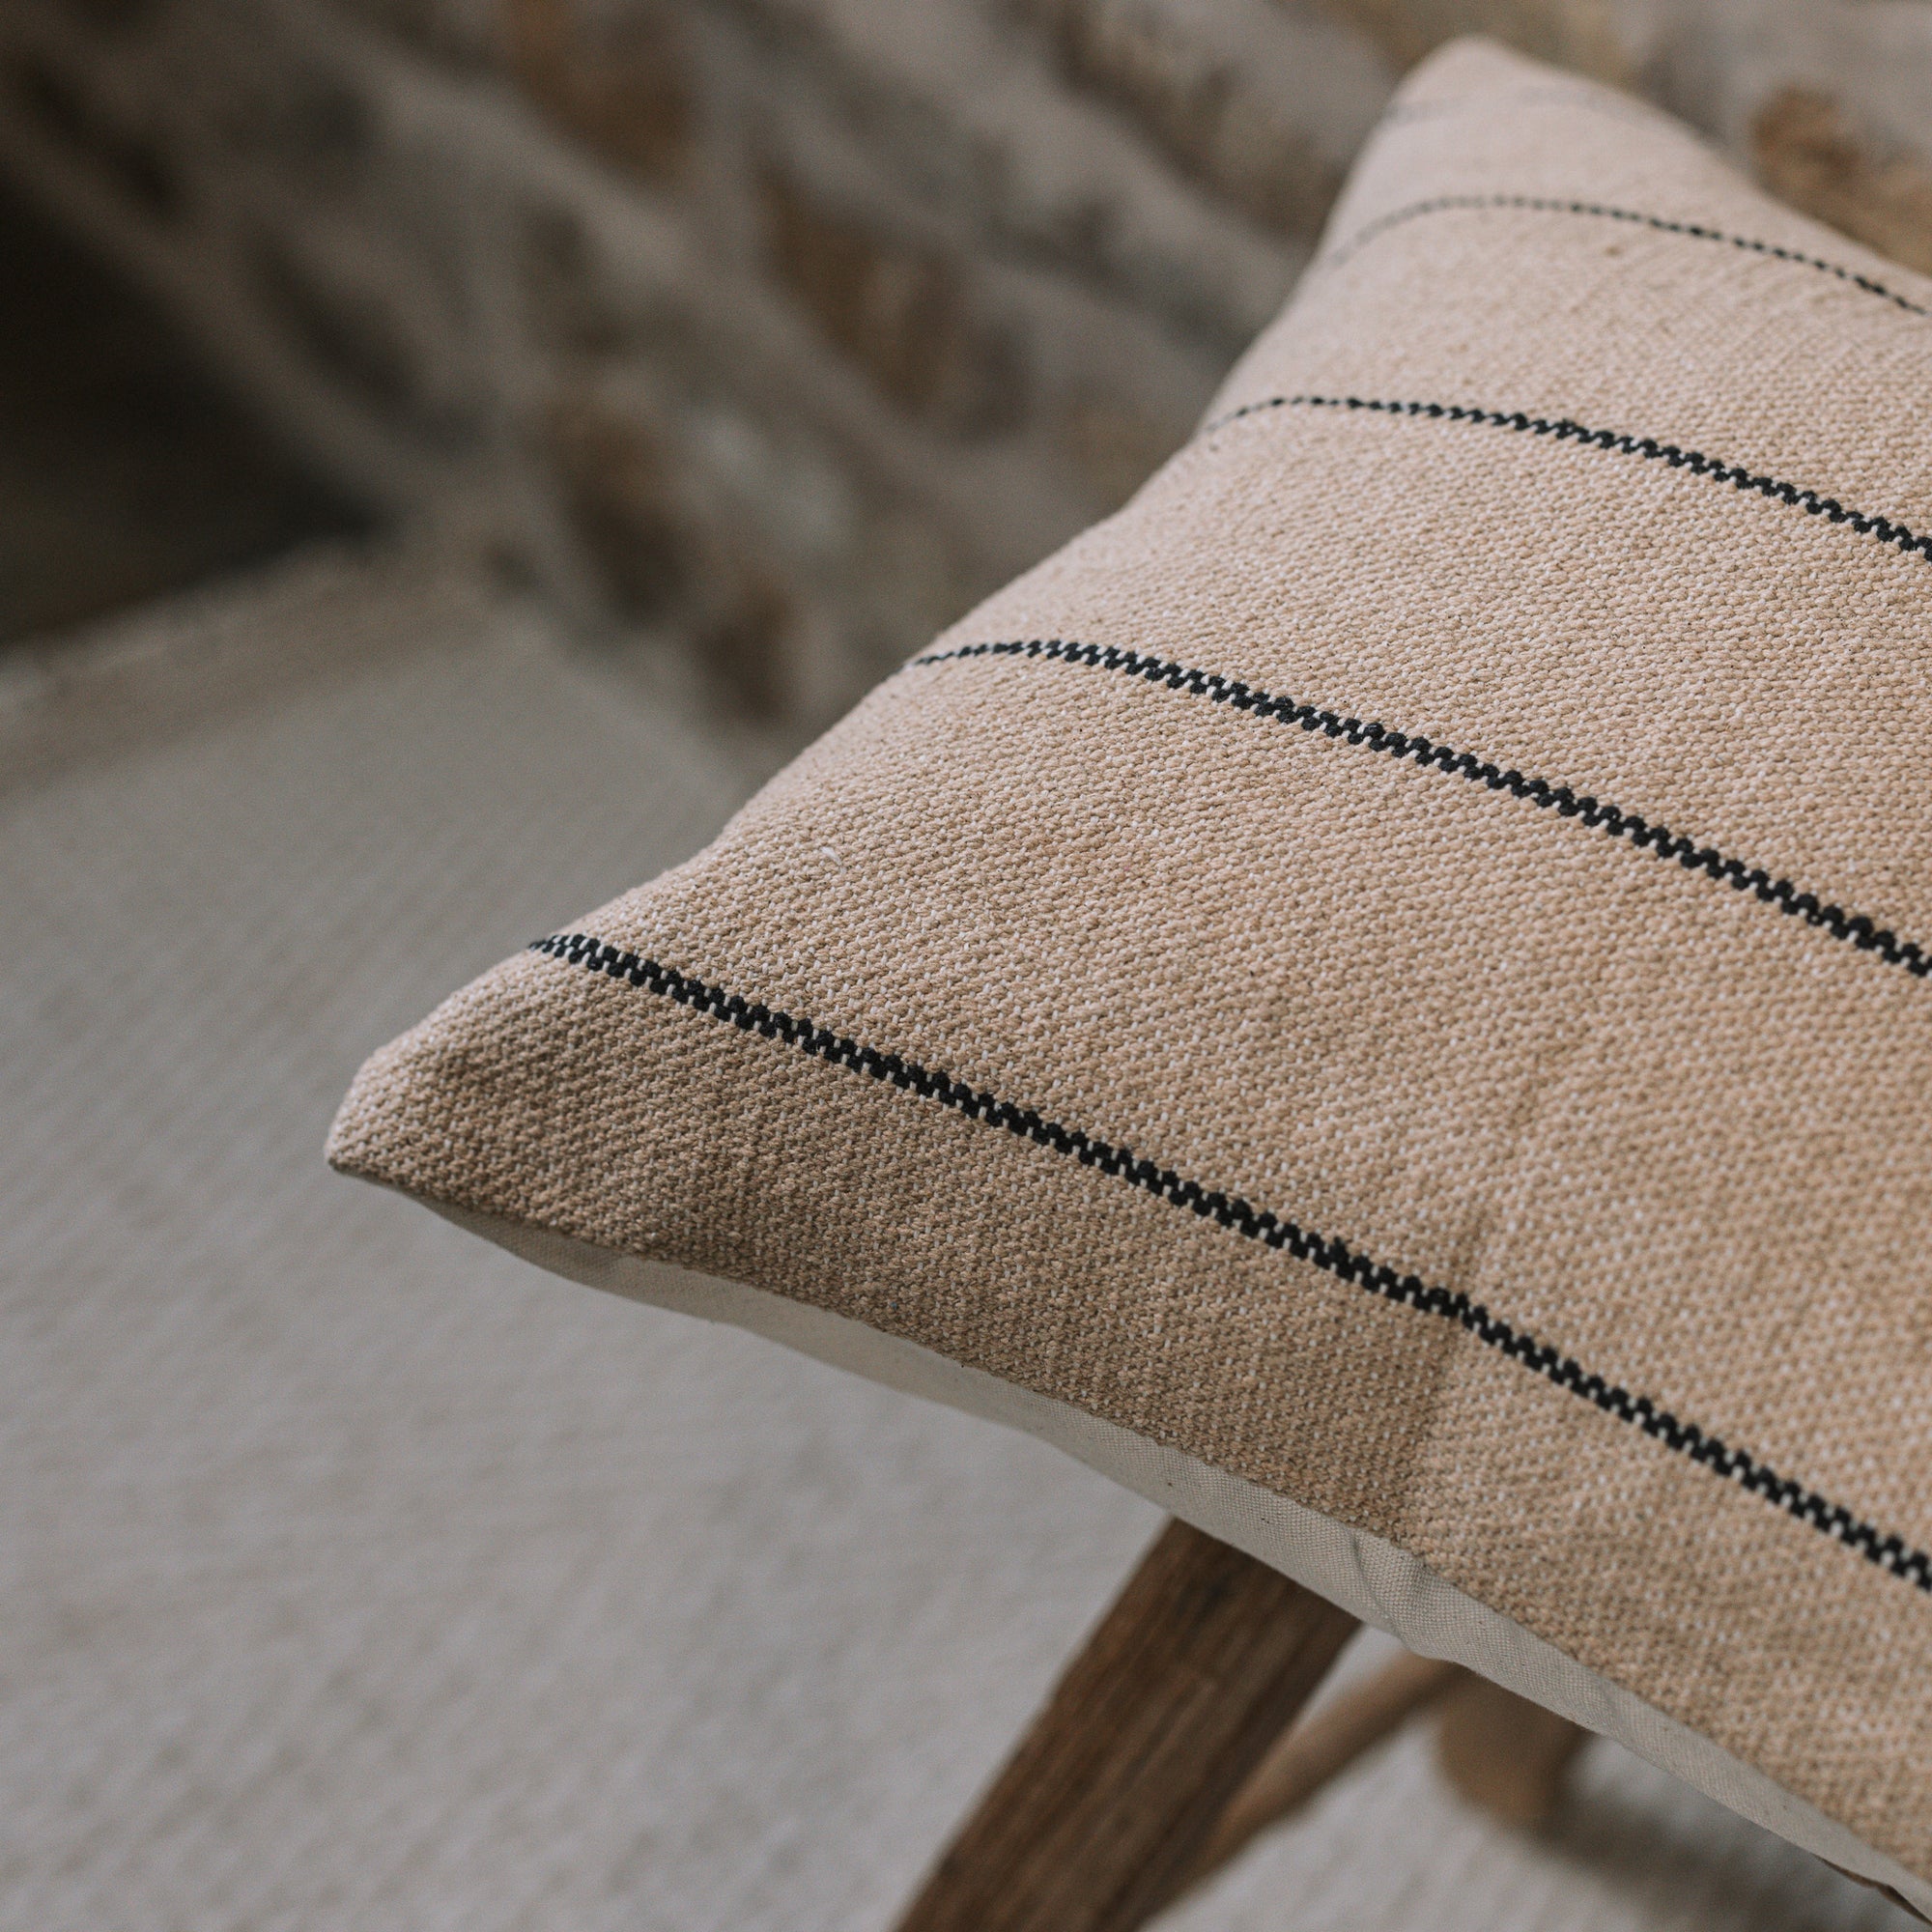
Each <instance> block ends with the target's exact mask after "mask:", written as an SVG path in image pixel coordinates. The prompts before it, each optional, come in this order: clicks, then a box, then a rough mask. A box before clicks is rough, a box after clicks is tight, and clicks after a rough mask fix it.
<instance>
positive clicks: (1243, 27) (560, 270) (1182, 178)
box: [0, 0, 1932, 735]
mask: <svg viewBox="0 0 1932 1932" xmlns="http://www.w3.org/2000/svg"><path fill="white" fill-rule="evenodd" d="M1471 29H1475V30H1480V31H1484V32H1487V33H1491V34H1492V35H1495V36H1497V37H1498V38H1500V39H1502V40H1504V41H1507V42H1509V43H1512V44H1514V45H1516V46H1519V47H1520V48H1523V49H1525V50H1526V51H1529V52H1532V53H1535V54H1538V55H1541V56H1544V57H1547V58H1550V59H1553V60H1556V61H1559V62H1562V63H1564V64H1567V65H1568V66H1570V67H1573V68H1575V69H1577V70H1579V71H1584V72H1587V73H1590V74H1593V75H1596V76H1598V77H1600V78H1602V79H1605V80H1608V81H1612V82H1615V83H1617V84H1619V85H1621V86H1625V87H1629V88H1633V89H1635V90H1636V91H1638V92H1640V93H1642V94H1644V95H1647V96H1648V97H1650V98H1651V99H1654V100H1656V101H1658V102H1660V103H1662V105H1664V106H1666V107H1668V108H1669V109H1671V110H1672V111H1674V112H1676V113H1678V114H1680V115H1683V116H1685V117H1686V118H1688V119H1689V120H1690V121H1691V122H1693V123H1694V124H1696V125H1697V126H1698V127H1699V128H1703V129H1705V130H1706V131H1707V132H1708V133H1709V134H1710V135H1711V136H1712V137H1713V138H1714V139H1715V140H1716V141H1717V142H1718V143H1719V144H1720V145H1721V146H1722V147H1723V148H1724V149H1726V150H1728V151H1729V152H1730V153H1731V154H1732V155H1733V156H1735V157H1736V158H1737V160H1738V161H1739V162H1740V163H1741V164H1743V165H1744V166H1746V167H1747V168H1748V169H1750V170H1753V171H1754V172H1755V173H1756V174H1757V175H1759V176H1760V177H1761V178H1762V179H1763V180H1764V181H1765V182H1766V183H1767V184H1768V185H1769V186H1770V187H1771V188H1772V189H1774V190H1775V191H1776V192H1777V193H1778V194H1780V195H1782V196H1784V197H1785V198H1786V199H1788V200H1789V201H1791V202H1793V203H1795V204H1796V205H1797V206H1799V207H1801V208H1803V209H1804V210H1806V211H1807V212H1809V213H1812V214H1815V215H1817V216H1819V217H1821V218H1823V219H1824V220H1826V221H1828V222H1832V223H1833V224H1835V225H1836V226H1838V227H1840V228H1841V229H1844V230H1846V231H1847V232H1849V233H1851V234H1854V235H1856V236H1858V237H1859V238H1860V239H1861V240H1862V241H1866V242H1868V243H1871V244H1872V245H1874V246H1876V247H1878V248H1880V249H1883V250H1886V251H1888V252H1889V253H1890V254H1892V255H1894V256H1896V257H1897V258H1898V259H1900V260H1902V261H1905V262H1908V263H1911V264H1912V265H1913V266H1915V267H1917V268H1918V269H1921V270H1932V9H1928V8H1927V7H1926V6H1925V5H1923V4H1919V0H9V4H8V5H7V6H6V7H5V8H4V9H0V177H4V178H5V180H6V181H7V182H9V183H10V184H11V185H12V186H13V188H14V191H15V192H16V193H18V194H20V195H22V196H24V197H26V198H27V199H28V200H29V201H30V202H31V203H32V205H33V206H34V207H36V208H37V209H38V210H39V211H40V212H41V213H42V214H43V216H44V217H46V218H48V219H50V220H52V221H53V222H55V223H57V224H58V225H59V226H60V227H61V228H62V229H63V230H65V231H66V232H68V233H70V234H71V235H74V236H77V237H80V238H82V239H83V240H84V241H86V243H87V244H88V245H90V246H91V247H92V248H93V249H94V250H96V251H97V252H98V253H99V255H101V256H102V257H104V258H105V259H106V260H108V261H109V262H110V263H112V264H113V265H115V266H116V268H118V270H120V271H121V272H123V273H124V274H126V275H127V276H128V277H131V278H132V279H133V280H135V281H136V282H138V283H139V284H141V285H142V286H143V287H144V288H145V290H146V291H147V292H148V294H149V296H150V297H151V298H154V299H156V300H157V301H158V302H159V303H160V304H161V305H162V306H163V307H164V308H165V309H166V310H167V311H169V312H170V313H171V314H172V316H173V318H174V320H175V322H176V323H177V324H178V325H179V326H180V327H182V328H183V329H184V330H185V335H186V337H187V339H188V341H189V343H190V344H191V345H193V346H194V347H196V348H197V350H198V352H199V354H200V355H201V357H202V360H203V361H204V363H205V364H206V365H207V367H208V369H209V370H211V371H212V372H213V375H214V377H215V378H216V379H217V381H218V382H219V383H220V384H224V385H226V386H227V388H228V389H230V390H231V391H232V392H233V394H234V395H235V396H236V397H238V398H239V399H241V401H242V402H243V403H244V404H245V405H246V406H247V407H248V408H249V409H250V410H252V411H254V412H258V413H259V414H261V415H262V416H265V417H266V418H268V419H269V420H270V422H272V423H273V424H274V425H275V426H276V428H277V429H278V430H279V432H280V435H281V439H282V440H283V442H284V444H285V445H286V446H287V447H288V448H289V449H290V450H292V451H294V452H295V453H296V454H297V455H298V458H299V459H300V461H301V463H302V464H303V465H305V466H306V468H307V469H309V470H310V472H311V473H312V474H313V476H314V477H316V478H319V479H320V482H319V484H318V485H317V486H316V487H318V488H321V489H324V490H325V491H327V493H330V495H331V498H332V499H334V500H339V501H340V502H341V503H343V504H344V505H347V506H349V508H350V510H351V511H353V512H355V513H358V514H362V513H374V514H377V515H381V516H386V517H391V518H398V519H401V520H403V521H404V522H405V523H408V524H413V525H417V526H427V527H429V528H431V529H433V530H436V531H439V532H440V533H442V534H443V535H444V536H446V537H448V538H449V539H450V540H452V541H454V542H457V543H459V544H462V545H466V546H474V547H475V549H476V550H477V551H478V552H479V553H480V554H487V555H488V556H490V557H491V558H492V559H493V560H494V561H495V562H496V563H497V565H499V566H500V567H502V568H504V569H506V570H509V571H511V572H513V573H515V574H517V575H518V576H520V577H522V578H523V579H525V580H526V581H528V582H532V583H534V584H535V585H536V586H538V587H539V588H540V589H541V590H542V591H544V592H546V593H548V594H549V595H550V596H551V597H552V598H553V599H554V600H555V602H556V603H557V604H558V605H559V606H560V607H562V608H563V609H564V610H565V611H569V612H570V613H572V615H573V616H574V617H575V619H576V620H577V621H578V623H579V624H580V625H582V626H584V627H587V628H588V629H590V630H591V631H593V632H597V633H601V634H603V635H606V636H608V637H610V638H613V639H619V640H620V641H621V642H622V643H623V645H624V647H625V648H626V649H627V650H629V651H630V652H632V653H633V654H634V655H635V656H636V657H637V658H638V659H639V662H643V663H648V664H649V665H651V666H652V667H654V668H655V669H656V672H657V674H659V675H661V676H667V677H669V678H671V679H672V680H674V681H676V682H678V683H679V684H681V685H683V686H686V687H690V688H692V689H693V690H695V691H696V693H697V694H699V695H701V696H703V697H704V698H705V700H706V701H707V702H709V703H711V704H713V705H715V706H716V707H718V708H720V709H722V710H725V711H729V712H736V713H739V714H743V715H747V716H754V717H762V718H765V719H767V720H770V721H772V722H774V723H775V724H776V725H778V727H779V728H780V729H781V731H783V732H784V733H785V734H786V735H794V734H796V733H799V732H803V731H806V730H809V729H811V728H815V727H816V726H817V725H821V724H822V723H824V722H825V721H826V719H827V718H828V717H829V716H830V715H832V714H834V713H836V712H837V711H838V710H839V709H840V708H842V707H843V706H844V705H845V704H847V703H849V702H850V701H851V699H852V698H853V697H854V696H856V695H857V694H858V693H859V692H861V691H863V690H864V689H865V688H866V687H867V685H868V684H869V683H871V682H872V681H873V680H875V679H876V678H877V677H878V676H879V675H880V674H881V673H882V672H883V671H885V670H886V669H887V668H890V667H891V666H893V665H894V664H895V662H896V661H897V660H899V659H900V658H902V657H903V656H904V655H905V654H906V653H908V652H909V651H911V650H912V649H914V648H916V647H917V646H918V644H919V643H920V642H921V641H922V640H923V639H925V638H926V637H928V636H929V635H930V634H931V633H932V632H933V631H934V630H935V629H936V628H938V627H939V626H940V625H941V624H943V623H945V622H946V621H948V620H949V619H951V618H952V617H953V616H955V615H957V614H959V613H960V612H961V611H963V610H964V609H965V608H966V607H967V606H968V605H969V604H970V603H971V602H973V601H974V599H975V598H976V597H978V596H979V595H980V594H981V593H983V592H984V591H986V590H988V589H990V588H991V587H993V586H994V585H995V584H997V583H998V582H1000V581H1001V580H1002V579H1003V578H1005V577H1007V576H1009V575H1010V574H1011V573H1012V572H1014V571H1015V570H1017V569H1019V568H1020V567H1022V566H1024V565H1025V564H1027V563H1029V562H1030V561H1032V560H1033V559H1034V558H1036V557H1037V556H1038V555H1040V554H1043V553H1044V552H1046V551H1047V550H1049V549H1051V548H1052V547H1053V546H1054V545H1055V544H1057V543H1058V542H1059V541H1061V540H1062V539H1063V538H1065V537H1066V536H1067V535H1070V534H1071V533H1072V532H1073V531H1074V530H1076V529H1078V528H1079V527H1081V526H1083V525H1084V524H1086V523H1089V522H1091V521H1092V520H1093V519H1094V518H1095V517H1096V516H1098V515H1100V514H1102V513H1104V512H1105V511H1106V510H1108V509H1109V508H1111V507H1112V506H1114V505H1115V504H1117V503H1119V502H1120V501H1122V499H1123V498H1124V497H1126V496H1127V495H1128V494H1129V493H1130V492H1131V491H1132V490H1133V488H1134V487H1135V485H1136V484H1137V483H1138V481H1139V480H1140V479H1141V478H1142V477H1143V476H1144V475H1145V474H1146V473H1147V472H1148V471H1149V470H1150V469H1151V468H1152V467H1153V466H1154V465H1155V464H1157V463H1158V462H1159V461H1160V460H1161V458H1162V457H1163V456H1165V455H1166V454H1167V453H1168V452H1169V451H1170V450H1171V449H1172V448H1173V447H1174V446H1175V445H1176V444H1177V443H1179V441H1180V440H1182V439H1183V438H1184V437H1185V435H1186V434H1187V432H1188V430H1189V427H1190V425H1191V423H1192V421H1193V420H1194V418H1195V417H1196V416H1197V414H1198V413H1199V412H1200V411H1201V409H1202V408H1203V406H1204V404H1205V403H1206V402H1207V400H1208V396H1209V394H1210V392H1211V390H1212V389H1213V387H1214V385H1215V383H1216V382H1217V380H1218V378H1219V377H1220V375H1221V373H1222V372H1223V370H1224V369H1225V368H1226V366H1227V365H1228V363H1229V362H1230V361H1231V360H1232V358H1233V357H1234V355H1236V353H1237V352H1238V350H1239V349H1240V348H1241V346H1242V345H1243V343H1244V342H1245V341H1246V339H1247V338H1248V337H1249V336H1250V335H1252V334H1253V332H1254V331H1255V330H1256V329H1257V328H1259V327H1260V326H1261V325H1262V324H1263V323H1264V321H1265V320H1266V319H1267V317H1268V315H1269V314H1270V312H1271V311H1272V310H1273V309H1274V308H1275V306H1276V305H1277V304H1278V303H1279V302H1280V301H1281V299H1282V298H1283V297H1284V296H1285V294H1286V293H1287V291H1288V289H1289V288H1290V286H1291V284H1292V282H1293V278H1294V276H1295V274H1296V272H1297V271H1298V270H1299V269H1300V268H1301V267H1302V265H1303V264H1304V263H1305V262H1306V260H1307V259H1308V256H1309V252H1310V250H1311V248H1312V247H1313V246H1314V244H1315V242H1316V239H1317V237H1318V235H1319V233H1320V230H1321V222H1322V219H1323V216H1324V213H1326V210H1327V208H1328V206H1329V203H1330V201H1331V199H1332V197H1333V196H1334V194H1335V192H1336V189H1337V186H1338V185H1339V183H1340V180H1341V178H1342V176H1343V173H1344V171H1345V170H1346V168H1347V166H1348V163H1349V160H1350V156H1351V154H1352V153H1353V151H1354V150H1355V148H1356V146H1357V144H1358V143H1359V142H1360V141H1361V140H1362V138H1363V136H1364V135H1365V134H1366V132H1367V131H1368V129H1369V128H1370V127H1371V125H1372V124H1373V122H1374V121H1375V119H1376V116H1377V115H1378V112H1379V111H1380V109H1381V107H1382V105H1383V103H1384V101H1385V99H1386V98H1387V96H1388V93H1389V91H1390V89H1391V88H1392V87H1393V85H1394V84H1395V82H1396V80H1397V79H1398V77H1399V76H1400V74H1401V72H1402V71H1403V69H1404V68H1405V67H1406V66H1407V65H1408V64H1409V63H1411V62H1413V61H1414V60H1416V59H1417V58H1419V57H1420V56H1421V55H1422V54H1424V53H1425V52H1427V51H1428V50H1429V49H1430V48H1431V47H1432V46H1433V45H1435V44H1436V43H1439V42H1440V41H1442V40H1444V39H1446V38H1448V37H1450V36H1451V35H1453V34H1456V33H1460V32H1464V31H1468V30H1471ZM277 487H280V486H279V485H277V484H274V483H273V482H272V481H270V482H267V483H263V484H262V485H261V486H260V487H259V489H257V490H254V491H251V492H244V495H246V496H247V497H248V500H249V501H251V502H260V501H265V500H267V495H265V494H264V493H267V494H268V495H271V494H272V490H273V489H274V488H277Z"/></svg>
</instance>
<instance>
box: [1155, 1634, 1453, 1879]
mask: <svg viewBox="0 0 1932 1932" xmlns="http://www.w3.org/2000/svg"><path fill="white" fill-rule="evenodd" d="M1462 1678H1463V1670H1462V1667H1461V1666H1460V1665H1458V1664H1454V1663H1438V1662H1436V1661H1435V1659H1434V1658H1429V1657H1411V1656H1410V1655H1409V1654H1408V1653H1407V1652H1406V1651H1405V1652H1404V1653H1403V1654H1402V1655H1401V1656H1399V1657H1396V1658H1394V1659H1392V1660H1391V1661H1390V1662H1388V1663H1386V1664H1384V1665H1383V1666H1382V1668H1381V1669H1380V1670H1378V1672H1377V1673H1376V1674H1375V1676H1373V1677H1370V1678H1367V1679H1365V1680H1364V1681H1363V1682H1361V1683H1359V1684H1356V1685H1353V1686H1351V1687H1350V1689H1349V1690H1343V1691H1341V1692H1339V1693H1338V1694H1337V1695H1336V1697H1335V1699H1334V1701H1333V1702H1332V1703H1329V1704H1325V1705H1323V1706H1322V1708H1321V1710H1320V1711H1318V1712H1317V1713H1316V1714H1315V1715H1314V1717H1312V1718H1310V1719H1307V1720H1306V1721H1305V1722H1303V1723H1299V1724H1295V1725H1293V1726H1291V1728H1290V1729H1288V1730H1287V1731H1285V1732H1284V1733H1283V1734H1282V1736H1281V1737H1280V1738H1279V1739H1277V1740H1276V1742H1275V1745H1274V1747H1273V1748H1272V1749H1271V1750H1270V1751H1269V1752H1268V1754H1267V1756H1266V1757H1265V1758H1264V1759H1263V1760H1262V1762H1261V1765H1260V1766H1259V1768H1258V1769H1257V1770H1256V1772H1255V1775H1254V1776H1252V1777H1251V1778H1249V1779H1248V1781H1247V1783H1246V1784H1244V1785H1243V1786H1242V1787H1241V1789H1240V1790H1239V1791H1238V1792H1236V1794H1235V1801H1234V1803H1233V1804H1230V1805H1229V1806H1228V1808H1227V1810H1225V1811H1224V1812H1222V1814H1221V1817H1220V1820H1219V1822H1218V1823H1217V1824H1216V1825H1215V1827H1214V1831H1213V1834H1212V1835H1211V1836H1210V1837H1209V1838H1208V1843H1207V1844H1206V1845H1205V1846H1204V1847H1203V1848H1202V1852H1201V1858H1200V1861H1199V1863H1198V1864H1197V1865H1196V1867H1195V1869H1194V1873H1193V1876H1192V1878H1191V1879H1190V1881H1189V1889H1192V1888H1193V1887H1194V1886H1197V1885H1200V1884H1202V1883H1203V1882H1204V1881H1206V1880H1207V1879H1208V1878H1209V1877H1210V1876H1211V1875H1212V1874H1213V1873H1215V1872H1217V1871H1218V1870H1220V1868H1221V1867H1222V1866H1223V1865H1224V1864H1226V1863H1227V1862H1228V1861H1230V1860H1231V1859H1234V1858H1237V1857H1238V1856H1239V1855H1240V1854H1241V1853H1242V1852H1243V1851H1245V1850H1246V1849H1247V1846H1248V1843H1249V1841H1250V1840H1251V1839H1252V1838H1255V1837H1257V1836H1258V1835H1259V1834H1260V1833H1263V1832H1265V1831H1267V1830H1268V1829H1269V1828H1270V1827H1271V1826H1274V1825H1278V1824H1280V1823H1281V1822H1282V1821H1283V1820H1285V1819H1287V1818H1291V1817H1293V1815H1294V1813H1295V1812H1297V1811H1299V1810H1300V1809H1301V1807H1302V1806H1303V1805H1304V1804H1307V1803H1308V1801H1309V1800H1310V1799H1311V1798H1313V1797H1314V1796H1315V1795H1316V1794H1317V1793H1318V1792H1320V1791H1322V1790H1324V1789H1325V1788H1326V1787H1327V1786H1328V1785H1330V1784H1331V1783H1333V1782H1334V1780H1335V1779H1336V1778H1338V1777H1339V1776H1341V1775H1342V1774H1343V1773H1344V1772H1345V1771H1347V1770H1348V1769H1349V1768H1350V1766H1351V1765H1352V1764H1354V1762H1355V1761H1356V1759H1358V1758H1361V1757H1364V1756H1366V1755H1367V1754H1368V1753H1369V1752H1370V1751H1372V1750H1374V1749H1375V1747H1377V1746H1378V1744H1381V1743H1383V1742H1384V1741H1385V1740H1386V1739H1388V1738H1391V1737H1393V1736H1394V1735H1395V1733H1396V1732H1397V1731H1399V1730H1400V1729H1402V1727H1403V1726H1404V1725H1405V1724H1406V1723H1407V1722H1408V1720H1409V1719H1411V1718H1413V1717H1414V1716H1415V1715H1416V1714H1417V1713H1418V1712H1420V1711H1423V1710H1426V1709H1427V1708H1428V1707H1429V1706H1431V1705H1433V1704H1435V1703H1437V1702H1439V1701H1440V1700H1441V1698H1442V1697H1443V1696H1444V1695H1445V1694H1446V1693H1447V1692H1448V1691H1449V1690H1451V1689H1452V1688H1453V1687H1454V1686H1455V1685H1457V1684H1458V1683H1460V1682H1461V1681H1462Z"/></svg>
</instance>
